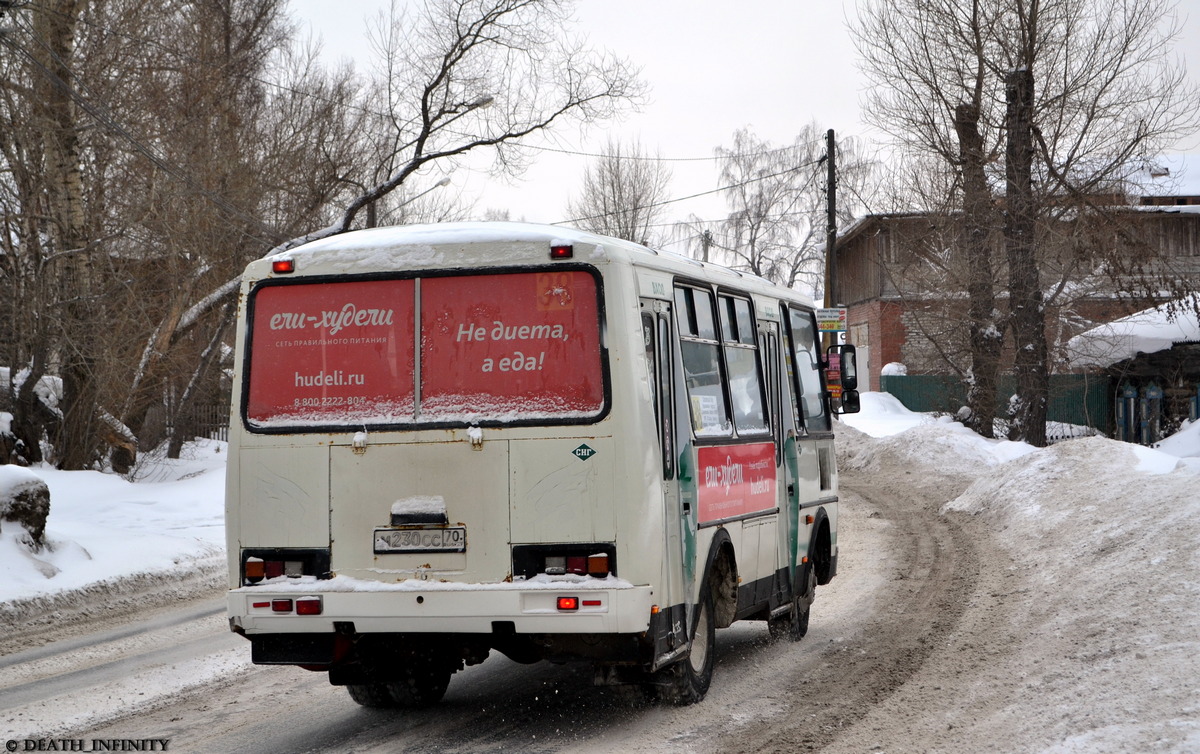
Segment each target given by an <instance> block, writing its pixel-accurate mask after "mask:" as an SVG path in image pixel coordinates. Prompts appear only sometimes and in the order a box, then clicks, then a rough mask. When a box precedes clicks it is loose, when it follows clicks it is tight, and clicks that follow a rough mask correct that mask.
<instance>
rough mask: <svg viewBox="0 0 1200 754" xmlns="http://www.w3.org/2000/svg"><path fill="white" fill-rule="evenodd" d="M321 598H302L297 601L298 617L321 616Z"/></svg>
mask: <svg viewBox="0 0 1200 754" xmlns="http://www.w3.org/2000/svg"><path fill="white" fill-rule="evenodd" d="M320 614H321V598H320V597H301V598H299V599H298V600H296V615H320Z"/></svg>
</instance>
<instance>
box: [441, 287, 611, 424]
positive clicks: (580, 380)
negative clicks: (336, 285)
mask: <svg viewBox="0 0 1200 754" xmlns="http://www.w3.org/2000/svg"><path fill="white" fill-rule="evenodd" d="M421 376H422V378H421V401H420V414H419V420H421V421H458V420H463V421H472V420H476V419H492V420H500V421H512V420H520V419H535V418H541V417H547V418H548V417H559V418H563V417H579V418H583V417H588V416H594V415H596V414H597V413H599V412H600V411H601V409H602V408H603V406H604V380H603V374H602V369H601V358H600V316H599V309H598V302H597V289H596V281H595V278H593V277H592V276H591V275H590V274H589V273H587V272H581V271H563V270H552V271H545V272H522V273H512V274H503V275H473V276H463V277H439V278H426V279H423V280H422V281H421Z"/></svg>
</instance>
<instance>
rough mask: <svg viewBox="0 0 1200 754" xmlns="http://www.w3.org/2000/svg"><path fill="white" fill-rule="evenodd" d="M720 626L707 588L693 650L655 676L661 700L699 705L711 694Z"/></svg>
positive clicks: (694, 633)
mask: <svg viewBox="0 0 1200 754" xmlns="http://www.w3.org/2000/svg"><path fill="white" fill-rule="evenodd" d="M716 628H717V626H716V621H715V620H714V616H713V597H712V592H711V591H710V590H709V589H708V588H707V587H706V588H704V589H702V590H701V592H700V605H699V608H698V611H697V615H696V626H695V629H694V630H693V632H692V647H691V651H690V652H689V653H688V656H687V657H686V658H684V659H682V660H680V661H679V662H676V663H675V664H673V665H670V666H669V667H666V668H663V669H662V670H660V671H659V672H658V676H659V677H658V678H656V679H655V684H654V688H655V690H656V695H657V697H658V699H659V701H663V702H667V703H669V704H678V705H681V706H682V705H687V704H695V703H696V702H699V701H700V700H701V699H703V698H704V695H705V694H706V693H708V686H709V684H710V683H712V674H713V660H714V654H715V649H716V633H717V631H716Z"/></svg>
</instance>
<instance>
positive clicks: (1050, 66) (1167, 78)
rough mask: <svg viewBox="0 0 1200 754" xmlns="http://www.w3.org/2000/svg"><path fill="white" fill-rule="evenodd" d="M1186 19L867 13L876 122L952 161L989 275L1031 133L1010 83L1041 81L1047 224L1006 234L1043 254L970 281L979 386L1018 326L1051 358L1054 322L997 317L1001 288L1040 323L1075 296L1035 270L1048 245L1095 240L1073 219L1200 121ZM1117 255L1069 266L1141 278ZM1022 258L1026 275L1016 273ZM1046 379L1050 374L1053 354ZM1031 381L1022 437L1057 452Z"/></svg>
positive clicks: (1064, 7)
mask: <svg viewBox="0 0 1200 754" xmlns="http://www.w3.org/2000/svg"><path fill="white" fill-rule="evenodd" d="M1172 9H1173V4H1172V3H1171V2H1169V0H1146V1H1145V2H1138V3H1127V2H1123V1H1122V0H1032V1H1024V0H1023V1H1022V2H1017V3H1009V2H1001V1H1000V0H972V1H971V2H968V3H961V2H955V1H954V0H896V1H894V2H887V3H883V2H878V3H872V4H870V5H868V6H866V7H864V8H863V9H862V13H860V21H859V23H858V25H857V26H856V28H855V29H854V30H853V33H854V36H855V39H856V43H857V45H858V48H859V51H860V53H861V54H862V58H863V68H864V70H865V71H866V73H867V75H868V76H869V77H870V78H871V80H872V82H873V83H874V84H875V86H874V87H873V88H872V89H871V90H870V91H871V94H870V95H869V102H868V107H867V108H866V112H867V115H868V118H871V119H872V120H873V121H874V122H875V123H876V124H877V125H879V126H880V127H882V128H883V129H884V130H885V131H887V132H889V133H890V134H891V135H892V136H893V137H894V138H895V139H896V140H897V141H898V142H900V143H902V144H904V145H906V146H907V147H908V149H909V150H910V152H912V153H923V154H930V155H934V156H936V157H938V158H939V159H940V160H941V161H942V162H943V164H944V165H945V168H946V169H947V170H948V171H950V172H952V173H953V174H955V175H956V176H957V177H958V180H957V181H956V182H955V185H954V195H955V196H956V197H958V198H957V201H956V202H955V204H956V205H957V207H958V208H959V210H958V211H959V212H961V213H962V215H961V217H962V222H963V234H962V235H963V238H965V239H967V242H966V244H965V246H964V248H965V249H967V250H968V252H969V253H971V254H973V255H974V258H975V259H976V261H977V267H976V269H977V270H979V269H983V267H982V265H983V263H984V261H989V262H990V261H992V260H990V259H989V260H985V257H986V256H987V255H986V253H985V252H984V251H983V249H984V248H985V247H984V246H982V245H978V244H974V242H973V241H972V239H974V240H975V241H977V240H979V239H981V238H983V237H984V236H985V235H986V233H988V232H991V230H990V229H994V228H996V227H1000V226H1002V225H1003V223H1002V222H1001V221H1000V214H999V213H1000V211H1001V207H1000V204H999V202H998V199H999V197H1000V195H1001V194H1002V193H1005V192H1004V190H1003V189H1002V187H1003V186H1004V185H1005V183H1006V179H1005V170H1006V169H1007V166H1006V163H1007V160H1005V159H1003V158H1002V154H1003V153H1004V151H1005V148H1004V145H1005V144H1006V142H1008V141H1010V140H1011V139H1013V138H1014V137H1016V138H1020V135H1019V134H1013V133H1011V128H1010V126H1009V125H1008V124H1007V123H1006V112H1007V98H1006V96H1005V91H1006V90H1005V86H1006V79H1007V77H1008V76H1009V74H1010V73H1011V72H1013V71H1025V72H1027V73H1028V74H1029V75H1030V76H1032V82H1031V84H1030V86H1031V89H1032V91H1031V99H1030V104H1029V111H1030V114H1029V117H1028V118H1027V121H1028V123H1029V125H1028V127H1027V131H1028V135H1029V136H1030V139H1031V144H1032V148H1033V150H1034V151H1033V153H1032V154H1031V155H1030V158H1031V165H1030V169H1029V175H1030V180H1029V185H1030V188H1029V205H1030V209H1029V213H1030V215H1031V217H1032V223H1033V230H1032V231H1027V230H1018V228H1020V227H1023V226H1014V225H1012V224H1009V225H1008V226H1007V227H1008V232H1009V234H1010V237H1011V234H1013V233H1020V234H1023V235H1025V236H1027V238H1026V239H1025V240H1024V241H1022V243H1028V244H1030V253H1029V254H1017V255H1016V256H1013V255H1009V258H1008V260H1007V263H1006V264H1005V265H999V264H994V263H993V264H990V265H989V266H990V268H991V272H992V273H993V275H994V276H995V277H994V279H993V280H992V281H991V283H990V284H987V283H985V282H984V281H983V279H982V277H979V278H977V279H975V280H974V281H973V282H972V284H971V285H970V287H969V292H970V295H971V296H972V297H973V299H974V300H973V304H972V306H971V307H970V309H969V316H970V317H971V318H972V329H973V331H974V332H975V333H976V336H975V337H973V339H972V346H973V361H974V370H975V372H977V373H972V375H971V377H972V379H973V380H975V385H974V386H975V387H981V388H982V387H983V383H982V378H984V377H985V373H990V372H991V366H990V365H991V364H992V363H993V361H994V359H993V355H994V354H995V353H996V344H995V342H994V334H995V333H998V332H1001V331H1003V330H1005V329H1007V330H1008V331H1009V332H1010V333H1012V335H1013V336H1014V342H1013V346H1014V350H1016V351H1017V352H1020V353H1023V354H1028V353H1030V352H1034V353H1036V352H1038V351H1039V350H1041V346H1039V343H1038V341H1039V339H1040V338H1044V335H1043V334H1042V333H1044V331H1045V328H1044V327H1039V325H1038V324H1037V323H1036V322H1035V321H1034V319H1032V318H1029V319H1026V318H1021V321H1020V323H1018V322H1017V321H1016V319H1014V318H1013V314H1014V310H1013V309H1012V308H1010V310H1009V312H1007V313H1006V314H1004V315H1001V316H1000V317H997V316H996V315H995V312H996V308H997V307H995V306H994V305H992V304H994V302H995V300H996V291H997V289H1000V290H1006V292H1007V293H1008V294H1009V299H1010V301H1015V300H1016V299H1014V298H1012V296H1013V294H1014V291H1013V290H1012V288H1013V286H1014V285H1015V286H1016V288H1017V290H1016V291H1015V293H1016V294H1018V295H1017V298H1018V299H1020V303H1019V304H1018V306H1020V308H1021V311H1022V312H1023V313H1025V314H1027V315H1030V316H1032V314H1033V313H1040V312H1044V309H1045V307H1046V306H1049V305H1052V304H1054V303H1055V302H1054V301H1053V296H1054V295H1056V294H1059V293H1062V292H1063V291H1066V290H1068V289H1070V287H1071V286H1068V285H1066V284H1065V282H1066V281H1065V280H1064V279H1061V278H1060V279H1056V280H1051V281H1046V282H1045V283H1043V282H1042V281H1041V280H1039V278H1038V277H1037V276H1036V275H1034V271H1036V270H1046V269H1047V267H1048V265H1047V261H1048V259H1051V258H1053V257H1054V256H1055V255H1056V254H1057V252H1052V251H1051V249H1050V248H1049V245H1050V241H1051V240H1054V241H1055V242H1056V243H1057V244H1058V247H1059V248H1061V247H1064V246H1066V247H1070V246H1077V244H1071V243H1070V242H1068V241H1066V240H1065V239H1063V238H1062V237H1061V234H1062V233H1063V232H1064V231H1067V230H1071V231H1077V230H1081V226H1080V224H1078V223H1073V222H1069V220H1070V218H1071V215H1072V213H1077V212H1079V211H1080V210H1081V208H1091V209H1096V208H1097V205H1098V203H1097V202H1096V201H1095V200H1094V197H1096V196H1097V195H1098V194H1125V193H1128V192H1130V191H1134V190H1136V183H1137V179H1138V176H1139V174H1142V175H1144V167H1145V165H1146V164H1147V162H1148V161H1150V160H1152V159H1153V158H1154V157H1155V156H1156V155H1158V154H1159V153H1160V152H1161V151H1162V150H1163V149H1165V148H1166V147H1168V146H1170V145H1171V144H1172V143H1174V142H1175V141H1176V140H1177V139H1178V137H1179V136H1180V135H1183V134H1187V133H1190V132H1192V131H1193V130H1194V129H1195V127H1196V126H1197V123H1198V115H1197V113H1198V111H1200V108H1198V104H1200V97H1198V94H1197V90H1196V88H1195V87H1194V86H1192V85H1190V84H1188V82H1187V80H1186V77H1185V74H1184V71H1183V69H1182V68H1181V66H1180V65H1179V64H1178V62H1177V61H1175V60H1174V59H1173V58H1172V57H1171V54H1170V49H1171V47H1170V43H1171V42H1172V41H1173V39H1174V38H1175V36H1176V34H1177V31H1178V27H1177V26H1176V25H1175V24H1173V23H1170V21H1171V20H1172V18H1173V17H1172ZM1023 128H1024V127H1023ZM1017 151H1018V152H1020V153H1022V154H1026V153H1028V152H1029V150H1028V149H1025V148H1021V149H1019V150H1017ZM981 174H982V176H983V179H984V180H983V182H982V183H981V181H980V176H981ZM1096 216H1097V217H1103V216H1104V213H1103V212H1098V213H1096ZM1113 222H1114V224H1115V221H1113ZM992 248H993V249H994V245H993V246H992ZM1112 249H1113V247H1112V246H1108V247H1105V250H1106V251H1109V250H1112ZM1111 256H1112V258H1108V257H1105V258H1093V259H1092V260H1090V264H1076V265H1065V266H1061V267H1060V268H1059V269H1060V270H1061V271H1064V272H1071V273H1080V272H1081V269H1080V268H1081V267H1086V268H1090V271H1094V270H1098V269H1104V270H1107V271H1110V272H1113V271H1117V270H1122V271H1128V270H1129V265H1128V263H1127V259H1128V257H1129V255H1128V254H1121V253H1119V252H1118V253H1115V254H1113V255H1111ZM1014 263H1015V264H1017V265H1018V266H1019V267H1021V266H1024V269H1017V270H1013V269H1009V266H1011V265H1012V264H1014ZM1029 265H1032V268H1030V267H1029ZM1002 276H1003V277H1002ZM1134 277H1135V276H1130V275H1127V274H1125V275H1117V274H1114V275H1113V277H1112V282H1113V285H1114V287H1120V286H1124V287H1123V288H1122V289H1123V290H1125V291H1126V292H1129V290H1130V289H1129V288H1128V285H1129V281H1130V280H1132V279H1134ZM1002 280H1005V281H1006V282H1004V283H1002V282H1001V281H1002ZM1140 280H1141V281H1142V283H1141V285H1142V289H1141V290H1142V291H1143V292H1149V291H1150V289H1151V288H1153V287H1154V286H1155V285H1158V286H1161V285H1164V284H1165V285H1167V286H1168V288H1169V289H1170V290H1172V291H1175V292H1176V293H1179V292H1181V291H1182V290H1183V289H1184V288H1185V287H1186V286H1183V285H1181V280H1180V278H1179V277H1177V276H1171V275H1165V276H1160V277H1158V278H1157V279H1156V280H1155V283H1154V284H1150V283H1149V282H1148V281H1149V280H1150V278H1149V277H1147V276H1145V275H1142V276H1140ZM1047 294H1048V295H1047ZM1039 296H1040V300H1039V298H1038V297H1039ZM1038 316H1041V315H1040V314H1039V315H1038ZM1014 326H1015V327H1014ZM1043 345H1044V343H1043ZM1031 369H1032V370H1033V371H1034V372H1038V371H1040V372H1043V373H1044V372H1046V371H1047V370H1048V369H1049V360H1047V359H1041V360H1040V362H1039V364H1038V365H1034V366H1032V367H1031ZM1024 384H1025V386H1024V387H1022V388H1020V393H1021V394H1020V395H1019V400H1018V401H1017V407H1018V411H1019V412H1020V413H1019V415H1018V416H1016V417H1015V423H1014V426H1015V428H1016V435H1017V436H1019V437H1021V438H1022V439H1026V440H1028V441H1030V442H1033V443H1035V444H1044V442H1045V430H1044V421H1043V420H1039V419H1038V418H1037V416H1036V412H1037V411H1038V408H1037V406H1038V405H1040V404H1042V403H1044V400H1045V396H1044V394H1043V393H1044V389H1043V387H1041V385H1043V384H1044V383H1043V381H1042V380H1041V378H1040V377H1039V378H1037V379H1031V380H1029V381H1025V383H1024ZM986 392H987V391H986V389H981V390H974V391H973V392H972V395H973V396H974V400H975V401H976V404H975V405H974V406H973V407H972V408H974V409H975V413H976V415H977V422H976V425H975V426H976V428H978V429H981V430H982V429H983V424H984V423H985V421H986V415H987V414H986V412H987V411H989V410H990V409H989V408H988V407H986V406H984V405H983V402H984V401H987V403H988V405H989V406H990V405H991V402H990V401H988V400H987V398H986ZM1030 412H1033V413H1030Z"/></svg>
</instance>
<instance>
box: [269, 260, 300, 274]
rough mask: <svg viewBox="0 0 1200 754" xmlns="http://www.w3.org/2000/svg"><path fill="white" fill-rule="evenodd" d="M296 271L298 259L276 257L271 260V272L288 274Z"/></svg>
mask: <svg viewBox="0 0 1200 754" xmlns="http://www.w3.org/2000/svg"><path fill="white" fill-rule="evenodd" d="M295 271H296V260H294V259H291V258H287V257H285V258H283V259H275V260H272V262H271V272H274V273H275V274H276V275H287V274H290V273H293V272H295Z"/></svg>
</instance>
